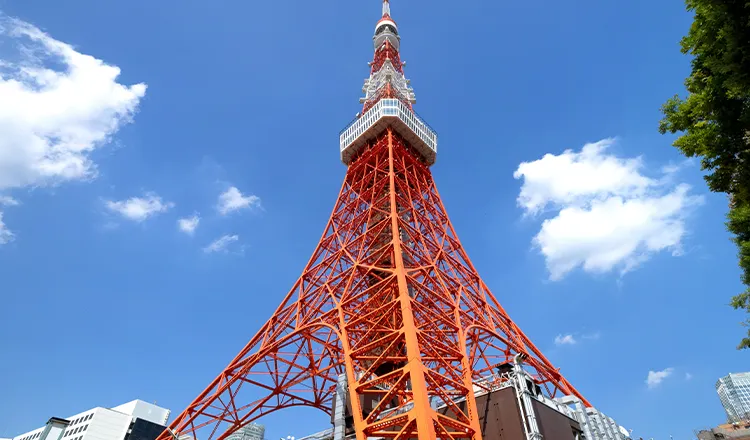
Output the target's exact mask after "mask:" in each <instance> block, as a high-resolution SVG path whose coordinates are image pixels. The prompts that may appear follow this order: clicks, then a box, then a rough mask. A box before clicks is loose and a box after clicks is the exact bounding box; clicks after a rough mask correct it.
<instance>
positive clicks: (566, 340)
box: [555, 335, 578, 345]
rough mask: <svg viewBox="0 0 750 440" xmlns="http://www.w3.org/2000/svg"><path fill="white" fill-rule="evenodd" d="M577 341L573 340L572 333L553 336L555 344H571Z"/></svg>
mask: <svg viewBox="0 0 750 440" xmlns="http://www.w3.org/2000/svg"><path fill="white" fill-rule="evenodd" d="M577 342H578V341H576V340H575V338H574V337H573V335H557V336H555V345H573V344H575V343H577Z"/></svg>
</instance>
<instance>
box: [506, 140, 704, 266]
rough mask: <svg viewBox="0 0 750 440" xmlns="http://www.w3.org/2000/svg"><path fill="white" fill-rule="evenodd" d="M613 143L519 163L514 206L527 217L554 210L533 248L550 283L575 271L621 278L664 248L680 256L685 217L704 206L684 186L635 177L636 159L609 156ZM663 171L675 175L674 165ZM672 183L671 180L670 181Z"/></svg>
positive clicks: (638, 170) (638, 171)
mask: <svg viewBox="0 0 750 440" xmlns="http://www.w3.org/2000/svg"><path fill="white" fill-rule="evenodd" d="M614 142H615V141H614V140H613V139H604V140H601V141H599V142H596V143H593V144H586V145H584V146H583V148H582V149H581V151H580V152H573V151H572V150H566V151H564V152H563V153H561V154H559V155H552V154H546V155H544V157H542V158H541V159H539V160H536V161H533V162H524V163H521V164H520V165H519V166H518V169H517V170H516V172H515V173H514V174H513V176H514V177H515V178H516V179H523V184H522V186H521V192H520V194H519V196H518V204H519V206H520V207H521V208H522V209H523V210H524V213H525V215H535V214H539V213H540V212H542V211H543V210H545V208H546V209H549V210H554V211H555V212H556V215H555V216H554V217H552V218H549V219H546V220H544V221H543V222H542V226H541V230H540V231H539V233H538V234H537V235H536V236H535V237H534V240H533V243H534V245H535V246H536V247H538V248H539V249H540V251H541V253H542V254H543V255H544V257H545V259H546V263H547V269H548V270H549V273H550V278H551V279H552V280H559V279H561V278H562V277H564V276H565V275H566V274H567V273H568V272H570V271H571V270H573V269H575V268H576V267H582V268H583V270H585V271H587V272H592V273H605V272H609V271H612V270H615V269H617V270H619V271H620V273H621V274H624V273H626V272H628V271H630V270H632V269H633V268H635V267H637V266H638V265H639V264H641V263H642V262H644V261H646V260H648V259H649V258H650V257H651V255H653V254H654V253H656V252H659V251H663V250H671V251H672V253H673V255H678V254H679V253H680V245H681V242H682V239H683V237H684V236H685V233H686V229H685V216H686V214H687V213H688V211H689V209H690V208H691V207H693V206H695V205H697V204H699V203H701V202H702V198H701V197H697V196H692V195H690V194H689V190H690V187H689V186H688V185H685V184H674V183H672V179H671V178H667V176H664V178H662V179H653V178H649V177H647V176H645V175H643V174H642V173H641V170H642V168H643V164H642V161H641V159H640V158H619V157H616V156H614V155H612V154H608V153H607V152H606V151H607V148H609V147H610V146H612V145H613V144H614ZM665 171H668V172H669V173H674V172H676V168H675V167H667V169H666V170H665ZM670 177H671V176H670Z"/></svg>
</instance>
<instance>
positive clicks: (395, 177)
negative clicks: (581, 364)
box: [159, 129, 585, 440]
mask: <svg viewBox="0 0 750 440" xmlns="http://www.w3.org/2000/svg"><path fill="white" fill-rule="evenodd" d="M517 353H524V354H526V355H527V356H528V358H527V360H526V367H527V370H529V371H531V372H532V373H533V374H535V375H536V377H537V378H538V380H539V381H540V383H542V384H543V387H544V388H546V392H547V394H548V395H550V396H551V397H555V396H560V395H562V394H573V395H576V396H578V397H580V398H582V396H581V395H580V394H579V393H578V392H577V391H576V390H575V389H574V388H573V387H572V386H571V385H570V383H568V381H567V380H565V379H564V378H563V377H562V376H561V375H560V374H559V373H558V371H557V370H556V369H555V368H554V367H553V366H552V365H551V364H550V362H549V361H548V360H547V359H546V358H545V357H544V356H543V355H542V353H541V352H540V351H539V350H538V349H537V348H536V347H535V346H534V345H533V344H532V343H531V341H529V339H528V338H527V337H526V336H525V335H524V334H523V333H522V332H521V330H520V329H519V328H518V327H517V326H516V325H515V324H514V323H513V321H512V320H511V319H510V318H509V317H508V315H507V314H506V313H505V311H504V310H503V308H502V307H501V306H500V304H499V303H498V301H497V300H496V299H495V297H494V296H493V295H492V294H491V293H490V291H489V289H487V286H486V285H485V284H484V283H483V282H482V280H481V278H480V277H479V275H478V274H477V271H476V270H475V268H474V266H473V265H472V264H471V262H470V261H469V258H468V257H467V255H466V253H465V252H464V250H463V249H462V247H461V243H460V242H459V240H458V237H457V236H456V233H455V231H454V230H453V227H452V226H451V223H450V221H449V219H448V215H447V214H446V212H445V208H444V207H443V204H442V203H441V201H440V197H439V195H438V192H437V188H436V187H435V183H434V181H433V178H432V174H431V173H430V170H429V168H428V167H427V166H426V165H424V164H423V163H422V162H421V161H420V159H419V158H418V155H417V154H416V153H415V152H413V151H412V150H411V148H410V147H409V146H408V145H406V143H405V142H404V141H403V140H402V139H401V138H399V137H398V136H397V135H396V134H395V133H392V132H391V130H390V129H388V130H386V131H385V132H384V133H383V134H382V135H381V136H380V137H379V138H377V139H376V140H374V141H372V142H371V143H370V144H369V145H368V146H367V147H366V148H365V149H364V150H363V151H362V152H361V153H360V155H359V157H358V158H356V159H355V160H354V161H353V162H352V164H351V165H350V166H349V169H348V171H347V174H346V179H345V181H344V185H343V187H342V189H341V192H340V195H339V198H338V201H337V202H336V205H335V208H334V210H333V213H332V215H331V218H330V220H329V221H328V225H327V226H326V229H325V232H324V234H323V236H322V238H321V240H320V243H319V244H318V246H317V248H316V249H315V252H314V253H313V256H312V258H311V259H310V262H309V263H308V264H307V266H306V267H305V269H304V271H303V272H302V276H301V277H300V278H299V280H297V282H296V283H295V284H294V287H293V288H292V289H291V291H290V292H289V293H288V294H287V295H286V297H285V298H284V300H283V301H282V303H281V305H280V306H279V307H278V309H277V310H276V312H275V313H274V314H273V316H271V318H270V319H269V320H268V322H266V323H265V324H264V325H263V326H262V327H261V329H260V331H258V333H257V334H256V335H255V336H254V337H253V338H252V339H251V340H250V342H249V343H248V344H247V345H246V346H245V347H244V348H243V349H242V350H241V351H240V353H239V354H238V355H237V356H236V357H235V358H234V359H233V360H232V361H231V362H230V363H229V365H228V366H227V367H226V369H224V371H222V372H221V374H219V376H218V377H217V378H216V379H214V381H213V382H211V383H210V384H209V385H208V387H207V388H206V389H205V391H203V392H202V393H201V394H200V395H199V396H198V397H197V398H196V399H195V400H194V401H193V402H192V403H191V404H190V406H188V408H187V409H185V411H183V412H182V413H181V414H180V415H179V416H178V417H177V418H176V419H175V420H174V421H173V422H172V424H171V426H170V428H171V430H172V432H173V433H174V435H177V436H178V437H181V436H184V435H189V436H192V437H194V438H197V439H198V440H211V439H218V440H221V439H224V438H225V437H226V436H227V435H229V434H231V433H232V432H234V431H235V430H237V429H238V428H239V427H241V426H243V425H244V424H246V423H248V422H250V421H253V420H256V419H258V418H260V417H262V416H263V415H265V414H268V413H270V412H273V411H277V410H279V409H283V408H287V407H291V406H298V405H305V406H312V407H315V408H319V409H321V410H323V411H326V412H328V413H330V412H331V402H332V397H333V394H334V390H335V386H336V381H337V377H338V375H340V374H342V373H346V375H347V379H348V384H349V389H348V392H349V396H350V398H351V402H352V411H353V415H354V423H355V428H356V432H357V439H358V440H365V439H366V437H385V438H394V439H406V438H419V439H420V440H422V439H429V440H432V439H436V438H440V439H475V440H478V439H481V432H479V422H478V416H477V414H476V411H475V408H476V405H475V402H474V392H473V389H474V388H475V387H487V386H488V385H486V383H485V382H482V380H481V379H482V377H485V376H486V375H487V374H489V373H490V372H491V371H492V368H493V367H494V366H496V365H497V364H498V363H501V362H505V361H507V360H509V359H511V358H512V357H513V356H514V355H515V354H517ZM461 398H465V399H466V402H465V403H466V404H465V405H463V406H460V407H459V405H456V403H455V401H456V400H458V399H461ZM582 399H583V398H582ZM431 401H432V402H433V404H432V405H431V404H430V403H431ZM435 401H437V402H435ZM362 402H370V404H368V407H367V408H364V407H363V405H362ZM373 402H374V403H373ZM584 402H585V400H584ZM435 403H437V404H435ZM440 405H447V407H448V408H449V409H450V411H448V412H447V414H450V416H448V415H443V414H442V413H446V411H441V412H442V413H441V412H438V411H436V410H434V409H433V408H435V407H437V406H440ZM461 408H463V409H461ZM171 435H172V434H170V433H169V431H165V432H164V433H163V434H162V435H161V436H160V437H159V440H167V439H170V438H171Z"/></svg>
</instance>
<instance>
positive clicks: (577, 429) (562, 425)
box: [298, 360, 630, 440]
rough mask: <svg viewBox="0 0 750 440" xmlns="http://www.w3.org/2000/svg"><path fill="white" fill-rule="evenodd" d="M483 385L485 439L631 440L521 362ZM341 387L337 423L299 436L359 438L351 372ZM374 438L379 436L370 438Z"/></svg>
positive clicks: (443, 408) (479, 400)
mask: <svg viewBox="0 0 750 440" xmlns="http://www.w3.org/2000/svg"><path fill="white" fill-rule="evenodd" d="M482 385H483V386H475V388H474V398H475V399H476V405H477V412H478V414H479V421H480V427H481V430H482V438H483V439H485V440H545V439H552V440H630V435H629V433H628V431H627V430H626V429H625V428H624V427H622V426H619V425H618V424H617V423H616V422H615V421H614V420H613V419H612V418H611V417H608V416H607V415H605V414H603V413H602V412H600V411H598V410H597V409H596V408H593V407H586V406H585V405H584V404H583V402H581V400H580V399H579V398H577V397H575V396H563V397H559V398H556V399H551V398H549V397H546V396H545V395H544V394H543V393H542V391H541V387H540V385H539V384H538V383H536V381H535V380H534V378H533V377H532V376H531V375H529V374H528V373H527V372H526V371H524V369H523V368H522V366H521V363H520V362H518V361H517V360H516V362H508V363H504V364H501V365H498V366H497V373H496V374H493V375H491V376H488V377H486V378H485V380H484V381H483V384H482ZM336 391H337V392H336V395H335V396H336V397H335V398H334V405H333V412H332V414H331V424H332V425H333V427H332V428H329V429H326V430H324V431H320V432H317V433H315V434H312V435H308V436H306V437H302V438H300V439H298V440H352V439H355V438H356V435H355V431H354V424H353V418H352V413H351V402H350V401H348V398H347V397H348V396H349V393H348V390H347V385H346V376H345V375H341V376H340V377H339V382H338V384H337V389H336ZM464 400H465V399H463V398H462V399H457V400H455V401H454V402H453V404H454V405H455V406H456V407H457V408H458V409H459V410H461V411H464V410H465V401H464ZM432 401H433V402H438V400H437V399H433V400H432ZM378 403H379V402H378V401H377V400H375V399H371V400H369V401H365V400H364V399H361V400H360V406H361V407H362V408H364V409H365V412H367V409H368V408H374V407H375V406H376V405H377V404H378ZM435 409H436V410H437V411H438V412H439V413H441V414H443V415H447V416H451V415H452V410H451V408H449V407H448V406H447V405H444V404H442V405H440V406H435ZM400 410H401V411H404V410H408V408H406V409H405V408H401V409H400ZM387 415H388V416H390V415H393V414H387ZM368 440H376V439H375V438H373V437H368Z"/></svg>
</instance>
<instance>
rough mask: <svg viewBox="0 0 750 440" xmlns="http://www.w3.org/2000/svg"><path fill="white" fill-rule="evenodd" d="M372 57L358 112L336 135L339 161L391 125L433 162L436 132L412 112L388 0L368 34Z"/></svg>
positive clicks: (411, 94) (410, 93)
mask: <svg viewBox="0 0 750 440" xmlns="http://www.w3.org/2000/svg"><path fill="white" fill-rule="evenodd" d="M372 41H373V48H374V50H375V56H374V57H373V60H372V61H371V62H370V63H369V65H370V77H369V78H367V79H365V84H364V87H362V91H363V92H364V94H365V96H364V97H362V98H360V100H359V102H360V103H362V112H361V113H357V118H356V119H355V120H354V121H353V122H352V123H350V124H349V125H347V126H346V127H345V128H344V129H343V130H342V131H341V133H340V134H339V143H340V147H341V160H342V161H343V162H344V163H345V164H347V165H349V164H350V163H351V161H352V160H354V158H356V157H357V156H358V153H359V151H360V150H361V149H362V147H363V146H365V145H367V143H368V142H370V141H372V140H373V139H375V138H376V137H377V136H378V135H379V134H380V133H382V132H383V131H384V130H385V129H386V128H388V127H391V128H393V129H394V130H395V131H396V132H397V133H398V134H400V135H401V136H402V137H403V138H404V139H405V140H406V141H407V142H408V143H409V144H410V145H411V146H412V147H414V150H415V151H417V152H418V153H419V155H420V156H421V157H422V159H423V160H424V161H425V163H426V164H427V165H432V164H433V163H435V156H436V154H437V134H436V133H435V132H434V131H433V130H432V129H431V128H430V127H429V126H428V125H427V124H426V123H425V122H424V121H423V120H422V119H420V118H419V117H418V116H417V115H416V114H415V113H414V109H413V108H412V105H413V104H415V103H416V102H417V99H416V97H415V96H414V90H412V88H411V87H410V86H409V80H408V79H406V77H405V76H404V64H405V63H404V62H403V61H401V54H400V49H401V36H400V35H399V33H398V26H397V25H396V21H395V20H394V19H393V18H392V17H391V4H390V0H383V15H382V17H381V18H380V20H378V22H377V24H376V25H375V35H374V36H373V37H372Z"/></svg>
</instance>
